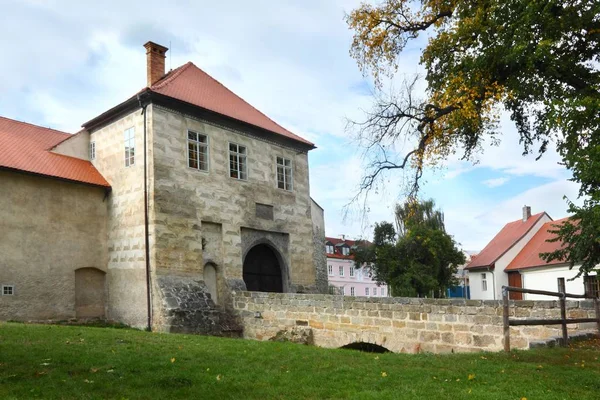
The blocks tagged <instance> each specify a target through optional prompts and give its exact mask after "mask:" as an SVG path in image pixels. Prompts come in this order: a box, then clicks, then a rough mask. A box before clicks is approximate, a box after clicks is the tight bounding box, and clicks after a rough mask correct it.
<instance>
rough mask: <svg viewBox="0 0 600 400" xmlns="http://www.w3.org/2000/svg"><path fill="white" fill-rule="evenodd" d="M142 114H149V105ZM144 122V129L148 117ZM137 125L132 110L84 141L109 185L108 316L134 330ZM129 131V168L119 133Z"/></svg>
mask: <svg viewBox="0 0 600 400" xmlns="http://www.w3.org/2000/svg"><path fill="white" fill-rule="evenodd" d="M148 112H149V113H151V107H149V109H148ZM148 119H149V123H148V126H149V127H150V126H151V125H150V121H151V118H148ZM143 122H144V119H143V115H142V114H141V110H136V111H133V112H131V113H129V114H128V115H125V116H123V117H121V118H119V119H117V120H115V121H112V122H111V123H110V124H108V125H106V126H104V127H102V128H100V129H97V130H94V131H92V132H91V135H90V140H93V141H95V142H96V159H95V160H94V161H92V164H94V166H95V167H96V168H97V169H98V171H100V173H101V174H102V175H103V176H104V178H105V179H106V180H107V181H108V182H109V183H110V185H111V187H112V191H111V193H110V196H109V198H108V214H109V218H108V275H107V283H108V286H109V288H110V291H109V295H108V318H110V319H114V320H117V321H121V322H124V323H126V324H129V325H132V326H136V327H144V326H145V325H146V323H147V319H146V318H147V302H146V272H145V265H146V264H145V245H144V240H145V239H144V163H143V156H144V152H143V148H144V142H143V134H144V130H143V129H144V125H143ZM131 127H133V128H134V129H135V151H136V154H135V156H136V158H135V162H134V164H133V165H131V166H129V167H126V166H125V142H124V132H125V130H126V129H128V128H131ZM148 141H149V142H150V141H151V129H148ZM151 150H152V149H149V157H148V164H149V168H148V171H149V174H150V175H149V181H150V182H152V179H151V173H152V168H151V166H152V151H151ZM150 189H151V188H150ZM150 193H151V191H150ZM151 237H152V236H151Z"/></svg>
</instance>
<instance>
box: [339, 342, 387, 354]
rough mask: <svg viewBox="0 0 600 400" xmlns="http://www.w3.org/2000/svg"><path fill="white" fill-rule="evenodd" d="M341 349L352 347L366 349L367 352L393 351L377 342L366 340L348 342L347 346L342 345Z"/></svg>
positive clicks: (353, 348) (351, 348)
mask: <svg viewBox="0 0 600 400" xmlns="http://www.w3.org/2000/svg"><path fill="white" fill-rule="evenodd" d="M340 349H350V350H358V351H364V352H366V353H391V351H389V350H388V349H386V348H385V347H383V346H379V345H378V344H375V343H366V342H354V343H350V344H347V345H345V346H342V347H340Z"/></svg>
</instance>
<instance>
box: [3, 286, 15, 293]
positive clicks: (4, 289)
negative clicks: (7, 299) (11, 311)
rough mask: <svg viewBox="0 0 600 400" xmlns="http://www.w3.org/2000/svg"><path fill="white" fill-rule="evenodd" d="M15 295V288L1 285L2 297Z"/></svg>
mask: <svg viewBox="0 0 600 400" xmlns="http://www.w3.org/2000/svg"><path fill="white" fill-rule="evenodd" d="M14 294H15V287H14V286H13V285H2V295H3V296H12V295H14Z"/></svg>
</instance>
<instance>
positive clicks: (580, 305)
mask: <svg viewBox="0 0 600 400" xmlns="http://www.w3.org/2000/svg"><path fill="white" fill-rule="evenodd" d="M234 307H235V309H236V311H237V312H238V313H239V315H240V317H241V318H242V323H243V326H244V337H245V338H248V339H257V340H268V339H270V338H272V337H274V336H275V335H277V333H278V332H281V331H291V330H293V329H294V328H303V327H304V328H306V329H311V330H312V336H313V338H314V343H315V344H316V345H317V346H322V347H342V346H345V345H347V344H350V343H353V342H367V343H374V344H378V345H380V346H383V347H385V348H387V349H389V350H390V351H394V352H409V353H413V352H418V351H427V352H435V353H443V352H451V351H454V352H465V351H483V350H486V351H499V350H501V349H502V348H503V328H502V305H501V302H499V301H480V300H462V299H452V300H449V299H416V298H399V297H387V298H365V297H346V296H332V295H304V294H286V293H284V294H275V293H259V292H238V293H236V294H235V296H234ZM257 312H258V313H259V315H257ZM257 316H259V317H258V318H257ZM559 316H560V309H559V308H558V307H557V303H556V302H554V301H517V302H513V301H511V317H516V318H558V317H559ZM567 316H568V317H569V318H579V317H581V318H591V317H593V316H594V311H593V305H592V304H591V302H571V301H568V302H567ZM575 328H576V326H575V327H571V329H570V331H571V332H573V331H574V330H575ZM510 331H511V347H512V348H520V349H525V348H528V347H529V343H530V342H533V341H539V340H542V339H546V338H550V337H553V336H559V335H560V325H558V326H557V325H554V326H529V327H511V329H510Z"/></svg>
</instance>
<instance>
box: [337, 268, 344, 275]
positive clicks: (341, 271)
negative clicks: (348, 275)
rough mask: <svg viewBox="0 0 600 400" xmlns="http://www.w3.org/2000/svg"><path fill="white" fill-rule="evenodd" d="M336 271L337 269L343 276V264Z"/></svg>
mask: <svg viewBox="0 0 600 400" xmlns="http://www.w3.org/2000/svg"><path fill="white" fill-rule="evenodd" d="M338 271H339V273H340V276H344V267H343V266H340V267H339V268H338Z"/></svg>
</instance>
